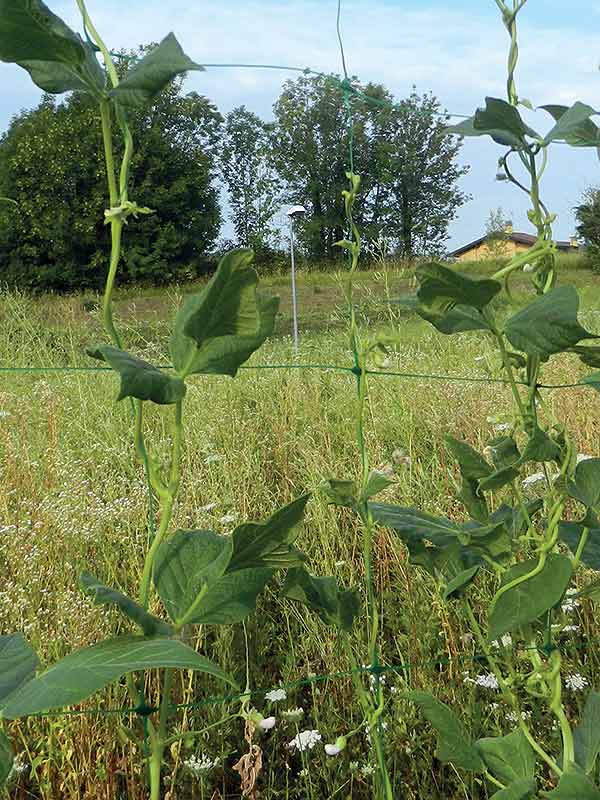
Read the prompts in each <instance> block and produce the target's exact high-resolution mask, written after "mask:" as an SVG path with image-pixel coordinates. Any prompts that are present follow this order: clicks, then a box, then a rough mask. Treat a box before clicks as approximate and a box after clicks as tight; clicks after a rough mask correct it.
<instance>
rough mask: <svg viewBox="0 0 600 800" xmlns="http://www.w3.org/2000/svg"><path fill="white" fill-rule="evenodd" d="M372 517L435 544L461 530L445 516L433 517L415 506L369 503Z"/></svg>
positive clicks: (451, 537)
mask: <svg viewBox="0 0 600 800" xmlns="http://www.w3.org/2000/svg"><path fill="white" fill-rule="evenodd" d="M369 508H370V509H371V513H372V515H373V519H374V520H375V521H376V522H379V523H380V524H381V525H384V526H386V527H387V528H393V529H394V530H395V531H398V532H399V533H401V534H403V533H406V534H408V535H409V536H410V537H411V538H417V539H429V540H431V541H433V542H435V543H436V544H441V543H444V544H449V543H450V542H452V541H454V540H455V539H456V537H457V536H458V534H459V533H460V532H461V527H460V526H459V525H458V524H457V523H455V522H452V521H451V520H449V519H446V518H445V517H434V516H433V515H432V514H427V513H426V512H425V511H419V509H417V508H410V507H408V508H407V507H403V506H394V505H388V504H387V503H369Z"/></svg>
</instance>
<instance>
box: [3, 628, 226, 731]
mask: <svg viewBox="0 0 600 800" xmlns="http://www.w3.org/2000/svg"><path fill="white" fill-rule="evenodd" d="M158 668H170V669H190V670H195V671H197V672H204V673H206V674H208V675H212V676H213V677H215V678H218V679H219V680H222V681H224V682H226V683H229V684H231V685H232V686H236V684H235V681H234V680H233V679H232V678H231V677H230V676H229V675H227V673H226V672H223V670H222V669H221V668H220V667H218V666H217V665H216V664H213V663H212V662H211V661H209V660H208V659H207V658H204V656H201V655H199V654H198V653H196V651H195V650H192V648H191V647H188V646H187V645H186V644H184V643H183V642H180V641H178V640H175V639H145V638H143V637H141V636H119V637H117V638H115V639H108V640H106V641H104V642H100V644H96V645H93V646H92V647H86V648H84V649H83V650H76V651H75V652H74V653H71V654H70V655H68V656H67V657H66V658H63V659H62V661H59V662H58V663H56V664H54V665H53V666H51V667H50V668H49V669H47V670H46V671H45V672H42V674H41V675H39V676H38V677H37V678H34V679H33V680H31V681H29V682H28V683H26V684H24V685H23V686H21V687H20V688H19V689H17V691H16V692H14V693H13V694H12V695H11V696H10V697H9V698H8V701H7V703H6V705H4V707H2V708H1V709H0V713H1V715H2V716H3V717H4V718H5V719H17V718H18V717H26V716H29V715H31V714H38V713H40V712H42V711H49V710H52V709H55V708H64V707H65V706H72V705H76V704H77V703H81V702H82V701H83V700H86V699H87V698H88V697H90V696H91V695H93V694H95V693H96V692H98V691H100V689H103V688H104V687H105V686H108V684H110V683H112V682H113V681H116V680H118V679H119V678H121V677H123V676H124V675H127V674H129V673H130V672H136V671H139V670H148V669H158Z"/></svg>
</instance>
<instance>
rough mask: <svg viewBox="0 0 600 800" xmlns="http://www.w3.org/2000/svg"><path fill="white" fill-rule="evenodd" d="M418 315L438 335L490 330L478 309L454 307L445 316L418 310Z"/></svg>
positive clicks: (461, 306)
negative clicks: (431, 326) (438, 333)
mask: <svg viewBox="0 0 600 800" xmlns="http://www.w3.org/2000/svg"><path fill="white" fill-rule="evenodd" d="M418 314H419V316H420V317H422V318H423V319H424V320H425V321H426V322H429V323H430V324H431V325H433V327H434V328H436V329H437V330H438V331H439V332H440V333H445V334H446V335H448V334H452V333H463V332H465V331H489V330H491V328H490V324H489V322H488V321H487V320H486V319H485V317H484V316H483V314H482V313H481V311H479V309H477V308H469V306H463V305H460V304H459V305H456V306H454V307H453V308H451V309H450V311H447V312H446V313H445V314H432V313H430V312H428V311H427V310H426V309H424V308H419V309H418Z"/></svg>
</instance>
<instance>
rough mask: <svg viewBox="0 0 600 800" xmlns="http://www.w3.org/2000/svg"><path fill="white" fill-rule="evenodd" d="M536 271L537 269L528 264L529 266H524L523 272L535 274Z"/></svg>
mask: <svg viewBox="0 0 600 800" xmlns="http://www.w3.org/2000/svg"><path fill="white" fill-rule="evenodd" d="M534 269H535V267H534V266H533V264H530V263H529V262H527V264H523V272H533V271H534Z"/></svg>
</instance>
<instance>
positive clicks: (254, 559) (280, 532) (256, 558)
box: [228, 494, 310, 572]
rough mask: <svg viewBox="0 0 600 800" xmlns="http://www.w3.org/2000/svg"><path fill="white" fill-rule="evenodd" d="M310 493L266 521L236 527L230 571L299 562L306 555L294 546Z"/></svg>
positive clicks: (275, 566)
mask: <svg viewBox="0 0 600 800" xmlns="http://www.w3.org/2000/svg"><path fill="white" fill-rule="evenodd" d="M309 497H310V495H308V494H305V495H303V496H302V497H299V498H298V499H297V500H293V501H292V502H291V503H288V505H287V506H284V507H283V508H280V509H279V510H278V511H276V512H275V513H274V514H273V516H272V517H270V519H268V520H267V521H266V522H245V523H244V524H243V525H238V527H237V528H236V529H235V530H234V531H233V534H232V540H233V556H232V558H231V563H230V564H229V568H228V571H229V572H231V571H233V570H236V569H247V568H248V567H270V568H271V569H287V568H289V567H296V566H299V565H300V564H301V563H302V561H303V560H304V557H303V556H302V554H301V553H299V551H298V550H296V549H295V548H293V547H292V546H291V545H292V543H293V542H294V541H295V540H296V539H297V538H298V534H299V530H298V526H299V525H300V523H301V522H302V520H303V518H304V511H305V508H306V504H307V502H308V500H309Z"/></svg>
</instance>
